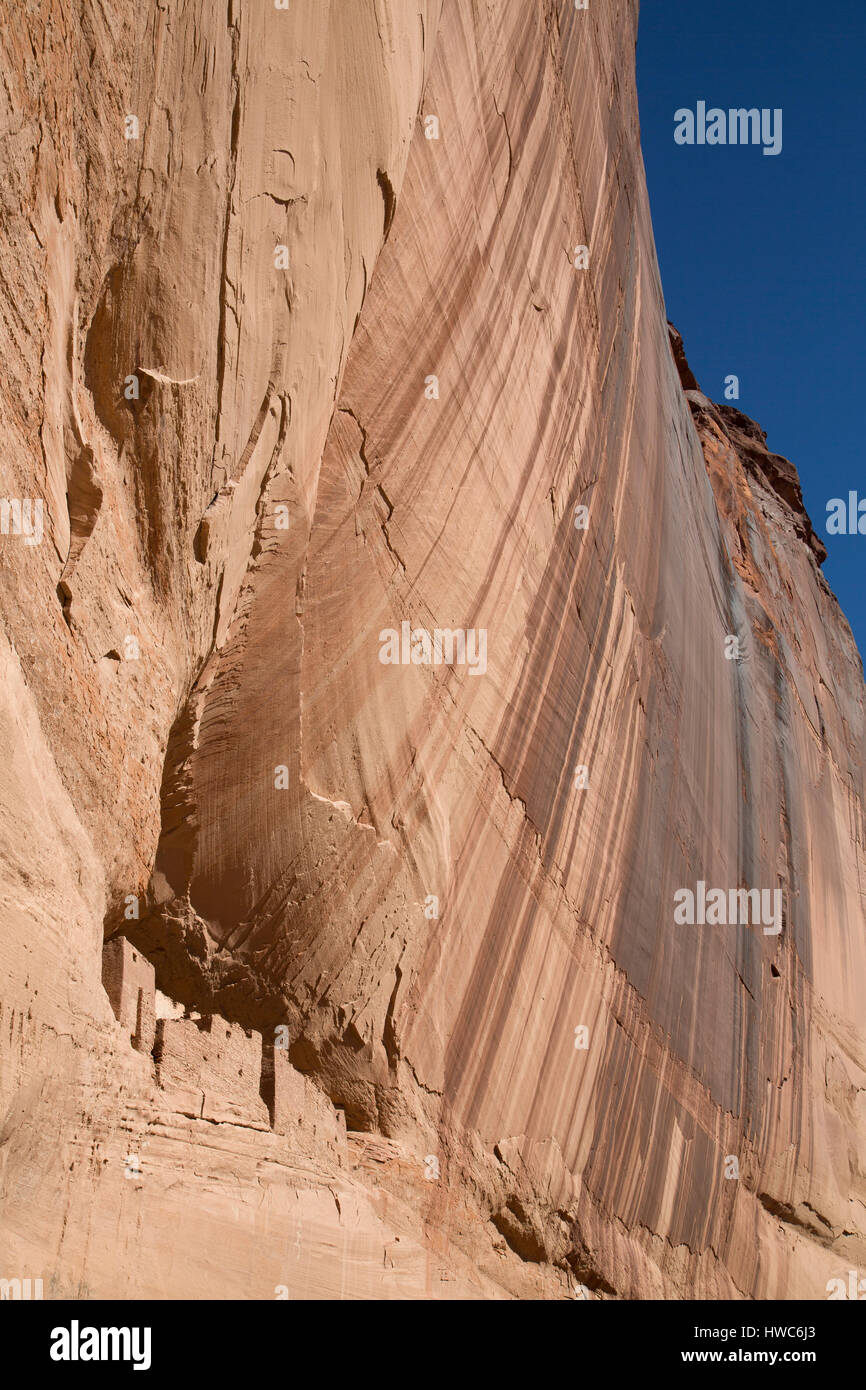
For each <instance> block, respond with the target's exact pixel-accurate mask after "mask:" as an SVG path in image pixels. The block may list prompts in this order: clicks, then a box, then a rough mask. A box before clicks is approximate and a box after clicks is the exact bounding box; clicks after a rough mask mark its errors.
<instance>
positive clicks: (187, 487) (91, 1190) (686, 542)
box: [0, 0, 866, 1298]
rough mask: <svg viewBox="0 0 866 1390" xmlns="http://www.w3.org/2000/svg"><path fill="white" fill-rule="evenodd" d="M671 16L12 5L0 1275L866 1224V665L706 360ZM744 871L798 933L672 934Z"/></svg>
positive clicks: (455, 1)
mask: <svg viewBox="0 0 866 1390" xmlns="http://www.w3.org/2000/svg"><path fill="white" fill-rule="evenodd" d="M10 17H11V16H10ZM636 25H637V3H636V0H608V3H604V4H595V3H593V5H592V6H591V8H590V9H589V10H586V11H577V10H575V9H574V6H573V5H572V4H571V0H530V3H523V2H522V0H521V2H520V3H518V0H499V2H498V3H497V4H495V5H494V4H491V3H483V2H482V0H330V3H323V0H291V4H290V5H289V6H288V7H287V8H285V9H282V8H277V7H276V5H274V4H271V3H269V0H261V3H256V4H244V5H241V4H239V3H238V0H228V4H227V5H223V6H212V5H210V4H206V3H203V0H161V2H160V3H152V2H150V0H149V3H145V4H137V5H133V4H132V3H131V0H99V3H97V0H75V3H72V4H69V5H64V6H62V7H60V6H40V7H29V6H28V7H21V8H19V9H17V10H16V12H15V15H14V22H12V23H7V24H5V25H4V26H3V29H2V69H3V75H4V82H3V87H2V95H0V102H2V118H0V134H2V144H0V159H2V168H3V179H2V182H0V190H2V192H0V197H2V222H0V282H2V307H3V312H2V315H0V362H2V373H3V389H2V392H0V410H2V429H3V436H4V450H3V458H2V479H0V492H2V495H3V497H5V498H8V499H30V500H31V501H32V502H34V503H35V502H40V501H41V503H42V504H43V508H44V512H43V514H44V535H43V537H42V540H41V543H39V544H29V543H27V538H26V537H24V536H22V535H15V534H14V527H10V528H9V534H3V535H0V571H2V617H3V633H2V637H0V663H2V672H3V679H2V684H0V702H2V715H0V737H2V741H3V756H2V759H0V863H2V876H0V977H2V986H0V1014H2V1017H0V1254H2V1266H3V1267H2V1269H0V1274H2V1275H5V1276H7V1277H8V1276H13V1275H15V1276H20V1277H23V1276H32V1277H42V1278H44V1280H45V1281H46V1285H47V1286H49V1287H50V1289H51V1291H52V1293H53V1294H54V1295H55V1296H70V1295H72V1296H97V1297H146V1298H151V1297H166V1296H167V1297H207V1298H210V1297H242V1298H273V1297H274V1296H275V1293H276V1294H277V1296H283V1295H285V1296H288V1297H291V1298H295V1297H310V1296H313V1297H373V1298H377V1297H398V1298H431V1297H432V1298H440V1297H481V1298H493V1297H520V1298H527V1297H530V1298H531V1297H551V1298H553V1297H568V1296H574V1293H575V1291H576V1290H578V1291H580V1290H581V1289H582V1290H585V1291H586V1290H588V1291H589V1294H590V1295H591V1296H594V1297H595V1296H597V1297H609V1296H619V1297H651V1298H659V1297H663V1298H680V1297H686V1298H708V1297H712V1298H738V1297H741V1296H754V1297H758V1298H772V1297H782V1298H789V1297H806V1298H822V1297H824V1296H825V1292H824V1291H825V1286H826V1281H827V1280H828V1279H830V1278H832V1277H836V1276H840V1275H841V1276H843V1277H844V1275H845V1272H846V1271H847V1270H848V1269H849V1267H853V1266H859V1265H862V1264H863V1263H864V1259H866V1247H864V1238H866V1157H864V1131H866V1033H864V1026H863V1012H862V1003H861V1001H862V996H863V990H864V985H866V937H864V930H863V927H864V915H863V903H862V896H861V875H862V873H863V871H864V869H866V863H864V850H863V843H864V825H863V792H864V786H863V755H862V748H863V746H864V733H866V730H864V704H863V696H864V685H863V674H862V667H861V663H860V659H859V656H858V654H857V650H856V647H855V645H854V642H853V639H852V636H851V633H850V631H849V629H848V626H847V624H846V622H845V620H844V618H843V616H842V614H841V613H840V611H839V608H838V605H837V604H836V601H835V599H834V597H833V595H832V593H831V592H830V590H829V588H828V586H827V584H826V582H825V580H824V578H823V576H822V574H821V570H820V560H821V557H822V547H821V544H820V541H818V540H817V538H816V537H815V536H814V533H813V531H812V527H811V525H810V523H809V521H808V518H807V516H806V514H805V511H804V509H803V506H802V499H801V496H800V491H799V484H798V482H797V477H796V472H795V470H794V469H793V467H792V465H790V464H789V463H787V461H786V460H782V459H780V458H778V456H775V455H772V454H770V453H769V452H768V450H767V448H766V443H765V440H764V437H763V435H762V432H761V431H760V430H759V429H758V427H757V426H755V425H754V424H753V423H752V422H751V421H748V420H747V419H746V418H745V417H744V416H742V415H740V414H739V413H738V412H736V411H734V410H732V409H731V408H729V407H723V406H715V405H713V404H712V403H711V402H710V401H709V400H707V398H706V397H704V396H703V395H702V394H701V393H700V391H699V389H698V385H697V382H696V381H695V379H694V377H693V376H692V375H691V373H689V372H688V367H687V363H686V362H685V354H684V352H683V350H682V345H681V344H680V343H678V342H677V340H676V336H675V338H674V347H675V354H672V352H671V342H670V339H669V334H668V329H667V326H666V319H665V309H664V303H663V298H662V291H661V286H660V281H659V274H658V267H657V263H656V258H655V251H654V246H653V237H652V228H651V223H650V217H649V210H648V203H647V195H646V188H645V182H644V172H643V165H642V160H641V154H640V142H639V128H638V116H637V102H636V96H635V86H634V45H635V35H636ZM581 248H585V250H582V249H581ZM675 356H676V358H677V359H678V361H675ZM678 367H679V370H678ZM581 509H583V510H581ZM30 539H35V537H31V538H30ZM405 624H408V625H409V626H408V632H409V634H410V638H409V641H410V642H411V634H412V633H413V632H425V633H431V634H432V633H434V632H435V631H436V630H437V629H440V630H448V631H449V632H450V633H451V634H454V633H456V632H460V633H461V634H462V633H466V634H467V641H469V640H470V638H472V639H473V640H474V641H475V644H476V645H475V647H474V656H475V660H474V663H473V662H472V661H470V660H469V659H466V660H464V661H463V662H462V663H461V662H459V661H458V662H455V663H454V664H450V665H449V664H446V663H445V662H442V663H440V664H436V663H435V662H433V661H431V660H425V659H423V658H424V650H423V644H422V646H421V647H420V648H416V656H420V658H421V659H417V660H415V661H413V660H412V658H411V647H410V649H409V650H410V655H409V660H408V662H407V663H406V664H403V662H402V661H398V662H397V663H396V664H390V663H387V664H386V663H384V662H383V661H382V659H381V658H382V655H383V641H384V640H386V639H383V634H385V633H395V634H398V635H399V639H398V640H399V643H401V644H402V641H403V634H404V632H405V631H406V629H405V628H404V625H405ZM481 633H483V634H484V638H483V643H484V646H483V651H484V660H483V662H482V660H481V646H480V645H479V644H480V643H481V640H482V639H481V638H480V636H479V634H481ZM732 638H733V639H735V642H736V654H735V655H733V656H732V649H731V645H730V639H732ZM398 649H399V650H400V653H401V655H403V654H404V653H403V649H402V646H399V648H398ZM427 655H428V656H429V653H427ZM468 655H469V649H467V652H466V656H467V658H468ZM482 666H483V668H484V669H482ZM698 882H701V883H704V884H708V885H713V886H715V885H718V886H720V887H722V888H724V889H731V890H737V889H750V888H763V889H769V890H772V891H773V892H775V891H777V890H778V891H780V892H781V895H782V898H781V901H782V903H783V909H782V914H781V921H780V922H779V924H778V925H779V926H780V928H781V929H780V930H779V931H775V930H774V931H772V932H766V931H764V930H762V928H761V926H760V925H758V926H757V927H756V926H754V925H734V926H719V925H703V926H700V925H694V926H688V925H685V926H684V925H678V924H677V923H675V920H674V899H675V894H676V893H677V892H678V890H681V889H684V888H687V889H692V888H694V887H695V885H696V884H697V883H698ZM106 938H107V939H108V946H107V947H106V952H105V961H104V962H103V942H104V940H105V939H106ZM103 978H104V979H105V986H104V985H103ZM157 991H159V993H157ZM283 1044H285V1046H283ZM732 1158H733V1159H736V1165H734V1166H735V1167H736V1168H737V1169H738V1176H730V1173H731V1171H732V1169H731V1162H730V1160H731V1159H732ZM726 1174H728V1175H727V1176H726ZM277 1291H279V1292H277Z"/></svg>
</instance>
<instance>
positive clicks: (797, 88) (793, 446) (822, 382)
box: [637, 0, 866, 653]
mask: <svg viewBox="0 0 866 1390" xmlns="http://www.w3.org/2000/svg"><path fill="white" fill-rule="evenodd" d="M637 57H638V93H639V97H640V114H641V136H642V142H643V149H644V159H645V162H646V169H647V180H648V183H649V192H650V201H651V204H652V213H653V225H654V228H655V236H656V245H657V248H658V255H659V263H660V265H661V271H662V284H663V286H664V293H665V301H666V304H667V311H668V317H669V318H670V319H671V321H672V322H673V323H675V324H676V326H677V327H678V328H679V330H680V332H681V333H682V335H683V339H684V342H685V348H686V353H687V354H688V358H689V363H690V365H691V368H692V370H693V372H694V373H695V376H696V377H697V378H698V381H699V382H700V384H701V387H702V389H703V390H704V391H705V392H706V394H707V395H708V396H710V397H711V398H712V399H713V400H716V401H722V400H724V390H725V387H724V379H725V377H726V376H727V375H728V374H729V373H736V375H737V376H739V378H740V399H739V401H732V402H731V404H733V405H736V406H737V408H738V409H740V410H742V411H743V412H744V413H745V414H746V415H750V416H751V417H752V418H753V419H755V420H757V421H758V422H759V423H760V425H761V427H762V428H763V429H765V430H766V431H767V444H768V446H769V448H770V449H772V450H773V451H774V452H775V453H779V454H784V455H785V457H786V458H789V459H790V460H791V461H792V463H794V464H795V465H796V467H797V469H798V470H799V473H800V479H801V482H802V485H803V495H804V497H805V501H806V506H807V508H808V510H809V514H810V516H811V517H812V522H813V525H814V527H815V530H816V531H817V532H818V534H819V535H820V536H821V538H822V540H823V541H824V544H825V545H826V546H827V549H828V552H829V554H828V557H827V560H826V561H825V564H824V573H825V575H826V576H827V579H828V581H829V583H830V585H831V587H832V588H833V590H834V591H835V593H836V595H837V597H838V598H839V601H840V603H841V605H842V608H843V610H844V612H845V615H846V617H847V618H848V621H849V622H850V624H851V627H852V629H853V631H854V636H855V637H856V639H857V643H858V645H859V647H860V651H861V653H863V652H866V593H864V583H863V577H864V573H866V536H858V535H853V536H847V535H843V536H835V537H834V536H830V535H828V534H827V529H826V520H827V502H828V501H829V499H830V498H832V497H844V498H847V495H848V492H849V490H851V489H853V490H854V491H856V492H857V493H858V496H859V497H860V498H861V499H866V464H864V433H866V432H864V425H863V419H862V416H863V402H864V398H866V391H864V352H863V343H864V336H866V248H864V239H866V184H864V174H866V168H864V165H866V160H864V150H866V79H864V68H866V3H864V0H822V3H820V4H815V3H807V0H787V3H782V0H728V3H724V0H699V3H695V0H643V3H642V5H641V17H640V30H639V38H638V53H637ZM700 100H703V101H706V103H707V106H708V107H712V106H718V107H721V108H724V109H725V110H727V109H728V108H730V107H742V106H745V107H754V106H757V107H760V108H763V107H770V108H776V107H781V108H782V110H783V113H784V115H783V144H782V151H781V153H780V154H779V155H778V156H775V157H774V156H766V155H764V154H763V153H762V150H761V148H760V147H759V146H758V147H753V146H745V147H743V146H709V145H705V146H703V147H701V146H697V145H693V146H685V145H677V144H675V142H674V112H675V111H676V110H677V109H678V108H681V107H691V109H692V110H694V109H695V107H696V105H697V102H698V101H700ZM864 525H866V523H864Z"/></svg>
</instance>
